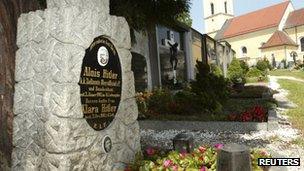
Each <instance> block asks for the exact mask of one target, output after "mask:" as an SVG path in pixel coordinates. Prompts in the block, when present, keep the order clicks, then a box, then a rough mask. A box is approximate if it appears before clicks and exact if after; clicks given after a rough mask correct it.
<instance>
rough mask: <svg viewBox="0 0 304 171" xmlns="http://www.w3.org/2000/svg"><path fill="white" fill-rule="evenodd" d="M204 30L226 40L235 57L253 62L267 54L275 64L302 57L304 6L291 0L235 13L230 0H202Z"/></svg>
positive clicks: (303, 56)
mask: <svg viewBox="0 0 304 171" xmlns="http://www.w3.org/2000/svg"><path fill="white" fill-rule="evenodd" d="M203 2H204V20H205V27H206V28H205V31H206V33H207V34H208V35H209V36H210V37H212V38H214V39H215V40H217V41H226V42H228V43H229V44H230V45H231V47H232V49H234V50H235V51H236V57H237V58H238V59H241V60H244V61H247V62H248V64H249V65H251V66H252V65H255V64H256V62H257V61H258V60H260V59H263V58H267V59H268V60H269V61H270V62H271V64H272V65H273V66H275V67H282V66H284V65H285V64H287V65H289V66H292V65H294V63H295V62H300V61H301V62H302V61H303V60H304V8H302V9H298V10H295V7H294V6H293V4H292V2H291V1H286V0H285V1H283V2H282V3H279V4H276V5H273V6H270V7H266V8H263V9H260V10H257V11H253V12H250V13H248V14H244V15H241V16H234V10H233V0H203Z"/></svg>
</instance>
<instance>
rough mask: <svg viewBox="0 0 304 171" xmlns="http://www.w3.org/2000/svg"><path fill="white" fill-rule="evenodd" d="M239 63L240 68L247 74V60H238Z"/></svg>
mask: <svg viewBox="0 0 304 171" xmlns="http://www.w3.org/2000/svg"><path fill="white" fill-rule="evenodd" d="M240 65H241V68H242V69H243V72H244V74H247V72H248V71H249V66H248V64H247V62H245V61H240Z"/></svg>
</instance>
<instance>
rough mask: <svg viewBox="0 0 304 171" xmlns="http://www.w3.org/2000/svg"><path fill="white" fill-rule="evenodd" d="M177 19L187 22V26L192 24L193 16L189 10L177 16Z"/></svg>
mask: <svg viewBox="0 0 304 171" xmlns="http://www.w3.org/2000/svg"><path fill="white" fill-rule="evenodd" d="M177 20H178V21H179V22H181V23H184V24H186V25H187V26H189V27H191V26H192V18H191V16H190V13H189V12H183V13H182V14H180V15H179V16H178V18H177Z"/></svg>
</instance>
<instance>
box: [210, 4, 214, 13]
mask: <svg viewBox="0 0 304 171" xmlns="http://www.w3.org/2000/svg"><path fill="white" fill-rule="evenodd" d="M210 6H211V15H213V14H214V4H213V3H211V4H210Z"/></svg>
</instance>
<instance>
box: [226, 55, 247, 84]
mask: <svg viewBox="0 0 304 171" xmlns="http://www.w3.org/2000/svg"><path fill="white" fill-rule="evenodd" d="M228 78H229V79H230V80H231V81H232V82H233V83H245V82H246V79H245V74H244V70H243V68H242V67H241V63H240V61H239V60H238V59H236V58H233V60H232V61H231V64H230V65H229V67H228Z"/></svg>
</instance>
